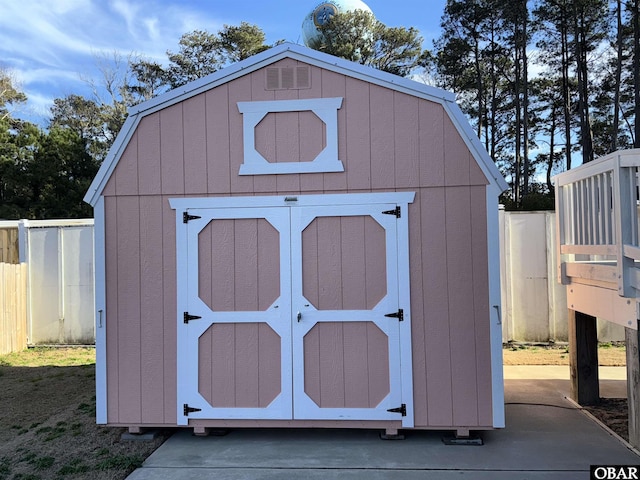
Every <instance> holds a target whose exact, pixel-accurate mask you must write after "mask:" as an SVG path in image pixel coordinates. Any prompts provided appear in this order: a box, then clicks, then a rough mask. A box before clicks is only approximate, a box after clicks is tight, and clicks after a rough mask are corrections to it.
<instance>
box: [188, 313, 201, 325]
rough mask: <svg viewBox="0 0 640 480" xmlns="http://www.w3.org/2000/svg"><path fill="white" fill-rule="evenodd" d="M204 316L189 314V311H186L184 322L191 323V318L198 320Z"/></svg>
mask: <svg viewBox="0 0 640 480" xmlns="http://www.w3.org/2000/svg"><path fill="white" fill-rule="evenodd" d="M200 318H202V317H199V316H198V315H189V312H184V323H189V322H190V321H191V320H198V319H200Z"/></svg>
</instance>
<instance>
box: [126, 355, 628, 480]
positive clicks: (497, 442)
mask: <svg viewBox="0 0 640 480" xmlns="http://www.w3.org/2000/svg"><path fill="white" fill-rule="evenodd" d="M624 374H625V369H624V368H610V369H608V370H607V369H604V370H601V379H602V380H601V395H602V396H605V397H606V396H609V397H620V396H626V383H625V380H624ZM568 375H569V371H568V367H505V395H506V403H507V405H506V416H507V417H506V418H507V428H506V429H504V430H497V431H491V432H485V433H484V434H483V435H482V436H483V439H484V445H483V446H447V445H444V444H443V443H442V440H441V439H442V436H443V434H445V433H448V432H420V431H407V432H405V437H406V438H405V440H401V441H383V440H380V439H379V438H378V433H379V432H378V431H372V430H310V429H303V430H298V429H283V430H279V429H266V430H258V429H255V430H254V429H246V430H232V431H231V432H230V433H229V434H228V435H227V436H224V437H194V436H192V435H191V432H190V431H188V430H185V431H180V432H178V433H176V434H174V435H173V436H172V437H171V438H170V439H169V440H167V442H165V443H164V444H163V445H162V446H161V447H160V448H159V449H158V450H157V451H156V452H155V453H153V454H152V455H151V456H150V457H149V458H148V459H147V461H146V462H145V463H144V465H143V466H142V468H139V469H138V470H136V471H135V472H133V473H132V474H131V475H130V476H129V477H128V480H149V479H154V480H161V479H175V480H181V479H195V480H198V479H211V478H220V479H228V480H241V479H242V480H245V479H252V480H253V479H256V480H267V479H269V480H271V479H298V478H301V479H305V480H315V479H346V480H352V479H353V480H356V479H373V480H377V479H389V478H393V479H400V480H413V479H433V480H452V479H461V478H463V479H464V478H468V479H474V480H489V479H491V480H507V479H509V480H518V479H522V480H524V479H527V480H538V479H544V480H570V479H571V480H574V479H575V480H578V479H580V480H584V479H588V478H589V466H590V465H591V464H609V465H611V464H628V465H640V456H638V455H636V453H634V452H633V451H632V450H630V449H629V448H627V447H626V446H625V445H624V444H623V443H622V442H621V441H620V440H619V439H618V438H617V437H615V436H612V435H611V434H610V433H608V432H607V431H606V430H605V429H603V428H602V427H601V426H600V425H598V424H597V423H596V422H594V421H593V420H591V419H590V418H589V417H588V416H587V415H585V414H584V413H583V412H581V411H579V410H577V409H576V408H575V406H574V405H573V404H572V403H571V402H570V401H568V400H567V399H566V398H565V397H566V395H568V389H569V381H568ZM550 405H553V406H550Z"/></svg>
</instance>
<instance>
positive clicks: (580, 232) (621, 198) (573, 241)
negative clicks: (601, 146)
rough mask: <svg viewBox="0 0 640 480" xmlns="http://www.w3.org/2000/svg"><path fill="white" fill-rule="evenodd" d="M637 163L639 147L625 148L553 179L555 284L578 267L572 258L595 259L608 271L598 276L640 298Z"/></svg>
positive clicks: (626, 294) (575, 259)
mask: <svg viewBox="0 0 640 480" xmlns="http://www.w3.org/2000/svg"><path fill="white" fill-rule="evenodd" d="M638 167H640V149H635V150H625V151H618V152H614V153H612V154H609V155H607V156H605V157H602V158H600V159H598V160H596V161H594V162H591V163H588V164H585V165H582V166H580V167H578V168H575V169H573V170H569V171H567V172H564V173H561V174H559V175H557V176H556V177H554V179H555V185H556V220H557V232H558V236H557V246H558V259H561V261H560V262H559V268H558V280H559V281H560V282H562V283H566V281H567V277H570V276H572V275H571V273H572V272H577V271H578V270H579V269H576V268H573V269H571V268H567V266H568V264H570V263H571V262H577V260H578V259H580V260H581V261H587V262H590V263H592V264H593V263H596V262H600V263H601V264H602V263H604V264H609V265H608V268H609V269H613V270H612V271H611V276H609V277H608V278H607V277H600V278H598V280H600V281H608V282H612V283H617V284H618V286H617V288H618V294H619V295H620V296H623V297H629V298H636V297H639V298H640V295H639V293H640V270H639V268H638V265H640V264H637V263H636V262H640V248H639V245H638ZM589 268H591V267H589ZM583 271H584V269H583Z"/></svg>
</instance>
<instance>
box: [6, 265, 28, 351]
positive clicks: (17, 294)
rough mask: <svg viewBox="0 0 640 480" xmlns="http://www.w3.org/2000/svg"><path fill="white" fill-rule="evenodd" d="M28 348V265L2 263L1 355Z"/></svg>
mask: <svg viewBox="0 0 640 480" xmlns="http://www.w3.org/2000/svg"><path fill="white" fill-rule="evenodd" d="M25 348H27V265H26V264H24V263H21V264H9V263H0V355H5V354H7V353H11V352H17V351H20V350H24V349H25Z"/></svg>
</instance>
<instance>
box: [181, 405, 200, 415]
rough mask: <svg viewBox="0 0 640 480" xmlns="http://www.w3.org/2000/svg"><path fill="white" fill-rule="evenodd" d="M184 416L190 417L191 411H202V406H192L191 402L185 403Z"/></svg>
mask: <svg viewBox="0 0 640 480" xmlns="http://www.w3.org/2000/svg"><path fill="white" fill-rule="evenodd" d="M183 411H184V416H185V417H188V416H189V414H190V413H195V412H201V411H202V409H201V408H195V407H190V406H189V404H187V403H185V404H184V410H183Z"/></svg>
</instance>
